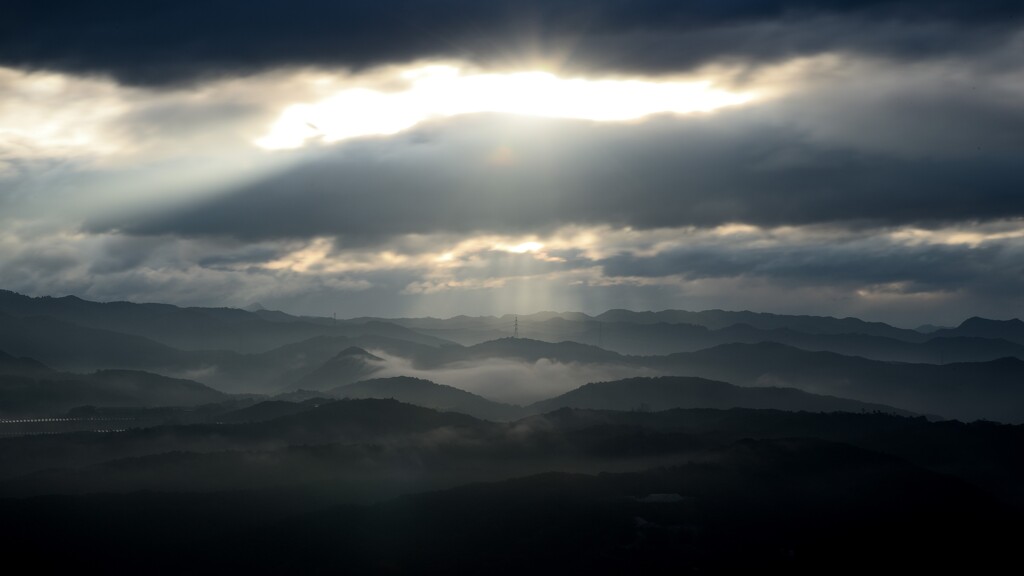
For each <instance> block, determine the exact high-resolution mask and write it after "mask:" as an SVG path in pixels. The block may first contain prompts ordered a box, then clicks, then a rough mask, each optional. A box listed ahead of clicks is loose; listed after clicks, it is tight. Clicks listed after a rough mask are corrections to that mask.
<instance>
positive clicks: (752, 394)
mask: <svg viewBox="0 0 1024 576" xmlns="http://www.w3.org/2000/svg"><path fill="white" fill-rule="evenodd" d="M558 408H587V409H596V410H644V411H650V410H668V409H672V408H719V409H721V408H768V409H774V410H793V411H797V410H806V411H810V412H886V413H891V414H902V415H910V414H909V413H908V412H906V411H903V410H897V409H895V408H892V407H889V406H883V405H881V404H869V403H865V402H858V401H856V400H847V399H845V398H836V397H834V396H820V395H817V394H809V393H807V392H804V391H802V390H797V389H795V388H775V387H770V388H763V387H749V388H743V387H739V386H733V385H732V384H727V383H725V382H716V381H714V380H706V379H704V378H694V377H685V376H664V377H660V378H629V379H625V380H616V381H614V382H595V383H592V384H587V385H585V386H581V387H579V388H577V389H575V390H572V391H570V392H567V393H565V394H562V395H561V396H558V397H555V398H552V399H550V400H543V401H541V402H537V403H535V404H532V405H530V406H527V407H526V409H527V410H528V411H530V412H532V413H544V412H550V411H553V410H557V409H558Z"/></svg>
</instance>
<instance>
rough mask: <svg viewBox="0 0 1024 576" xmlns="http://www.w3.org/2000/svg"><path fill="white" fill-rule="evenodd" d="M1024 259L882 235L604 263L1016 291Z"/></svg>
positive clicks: (1018, 252) (992, 249) (625, 271)
mask: <svg viewBox="0 0 1024 576" xmlns="http://www.w3.org/2000/svg"><path fill="white" fill-rule="evenodd" d="M1022 258H1024V250H1022V249H1021V246H1019V245H1017V246H1014V245H1006V244H990V245H982V246H977V247H971V246H969V245H962V244H957V245H941V244H940V245H905V244H899V243H893V242H891V241H887V240H886V239H883V238H877V239H865V240H861V241H856V242H846V243H843V242H836V243H832V244H827V245H820V244H813V245H782V246H773V247H746V248H744V249H739V250H738V249H735V247H730V246H728V245H717V246H716V245H705V246H696V247H690V246H684V247H679V248H676V249H674V250H669V251H665V252H662V253H660V254H657V255H655V256H650V257H637V256H633V255H628V254H620V255H618V256H614V257H612V258H608V259H606V260H604V261H602V262H600V264H601V265H602V267H603V270H604V274H605V275H607V276H631V277H664V276H672V275H679V276H682V277H684V278H688V279H699V278H734V277H739V276H745V277H756V278H766V279H769V280H771V281H774V282H779V283H781V284H783V285H798V286H831V287H836V286H855V287H856V286H864V285H886V284H902V287H901V288H902V290H903V291H904V292H909V293H912V292H926V291H932V290H943V289H951V288H965V287H967V286H974V287H988V288H985V290H996V291H998V292H1001V293H1003V294H1014V293H1019V291H1020V290H1021V289H1024V267H1022V266H1021V265H1020V264H1019V263H1020V262H1021V261H1022Z"/></svg>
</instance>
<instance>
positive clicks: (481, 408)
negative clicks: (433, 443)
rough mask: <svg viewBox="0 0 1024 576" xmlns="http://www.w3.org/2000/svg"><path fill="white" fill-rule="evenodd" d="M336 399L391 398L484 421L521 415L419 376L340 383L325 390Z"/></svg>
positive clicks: (513, 417)
mask: <svg viewBox="0 0 1024 576" xmlns="http://www.w3.org/2000/svg"><path fill="white" fill-rule="evenodd" d="M328 393H329V394H331V395H332V396H336V397H339V398H394V399H395V400H398V401H399V402H406V403H408V404H415V405H417V406H424V407H427V408H433V409H435V410H445V411H451V412H461V413H463V414H468V415H470V416H474V417H476V418H483V419H485V420H512V419H515V418H518V417H520V416H522V414H523V412H522V409H521V408H520V407H518V406H511V405H508V404H501V403H499V402H493V401H491V400H488V399H486V398H483V397H481V396H477V395H476V394H471V393H469V392H466V391H465V390H460V389H458V388H453V387H451V386H445V385H442V384H436V383H434V382H431V381H429V380H423V379H421V378H409V377H406V376H398V377H394V378H376V379H373V380H364V381H362V382H355V383H353V384H347V385H344V386H339V387H337V388H333V389H331V390H329V391H328Z"/></svg>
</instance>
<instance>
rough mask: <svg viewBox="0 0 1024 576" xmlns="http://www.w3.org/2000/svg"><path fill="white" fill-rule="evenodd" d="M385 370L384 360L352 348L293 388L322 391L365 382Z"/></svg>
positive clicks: (335, 357)
mask: <svg viewBox="0 0 1024 576" xmlns="http://www.w3.org/2000/svg"><path fill="white" fill-rule="evenodd" d="M383 368H384V360H383V359H382V358H380V357H378V356H374V355H373V354H370V353H369V352H367V351H366V350H363V349H362V348H359V347H356V346H352V347H349V348H346V349H344V350H342V351H341V352H338V353H337V354H336V355H335V356H334V357H333V358H331V359H330V360H328V361H327V362H326V363H324V364H323V366H320V367H319V368H317V369H316V370H314V371H312V372H310V373H309V374H307V375H305V376H303V377H302V378H300V379H299V380H297V381H296V382H295V383H294V384H293V385H292V386H291V387H292V388H295V389H306V390H322V389H325V388H334V387H337V386H341V385H344V384H350V383H352V382H356V381H358V380H363V379H366V378H368V377H369V376H371V375H373V374H374V373H375V372H379V371H380V370H382V369H383Z"/></svg>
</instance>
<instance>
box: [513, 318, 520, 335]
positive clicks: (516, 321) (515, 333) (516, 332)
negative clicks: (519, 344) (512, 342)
mask: <svg viewBox="0 0 1024 576" xmlns="http://www.w3.org/2000/svg"><path fill="white" fill-rule="evenodd" d="M512 326H513V327H512V337H513V338H519V314H516V315H515V324H513V325H512Z"/></svg>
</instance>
